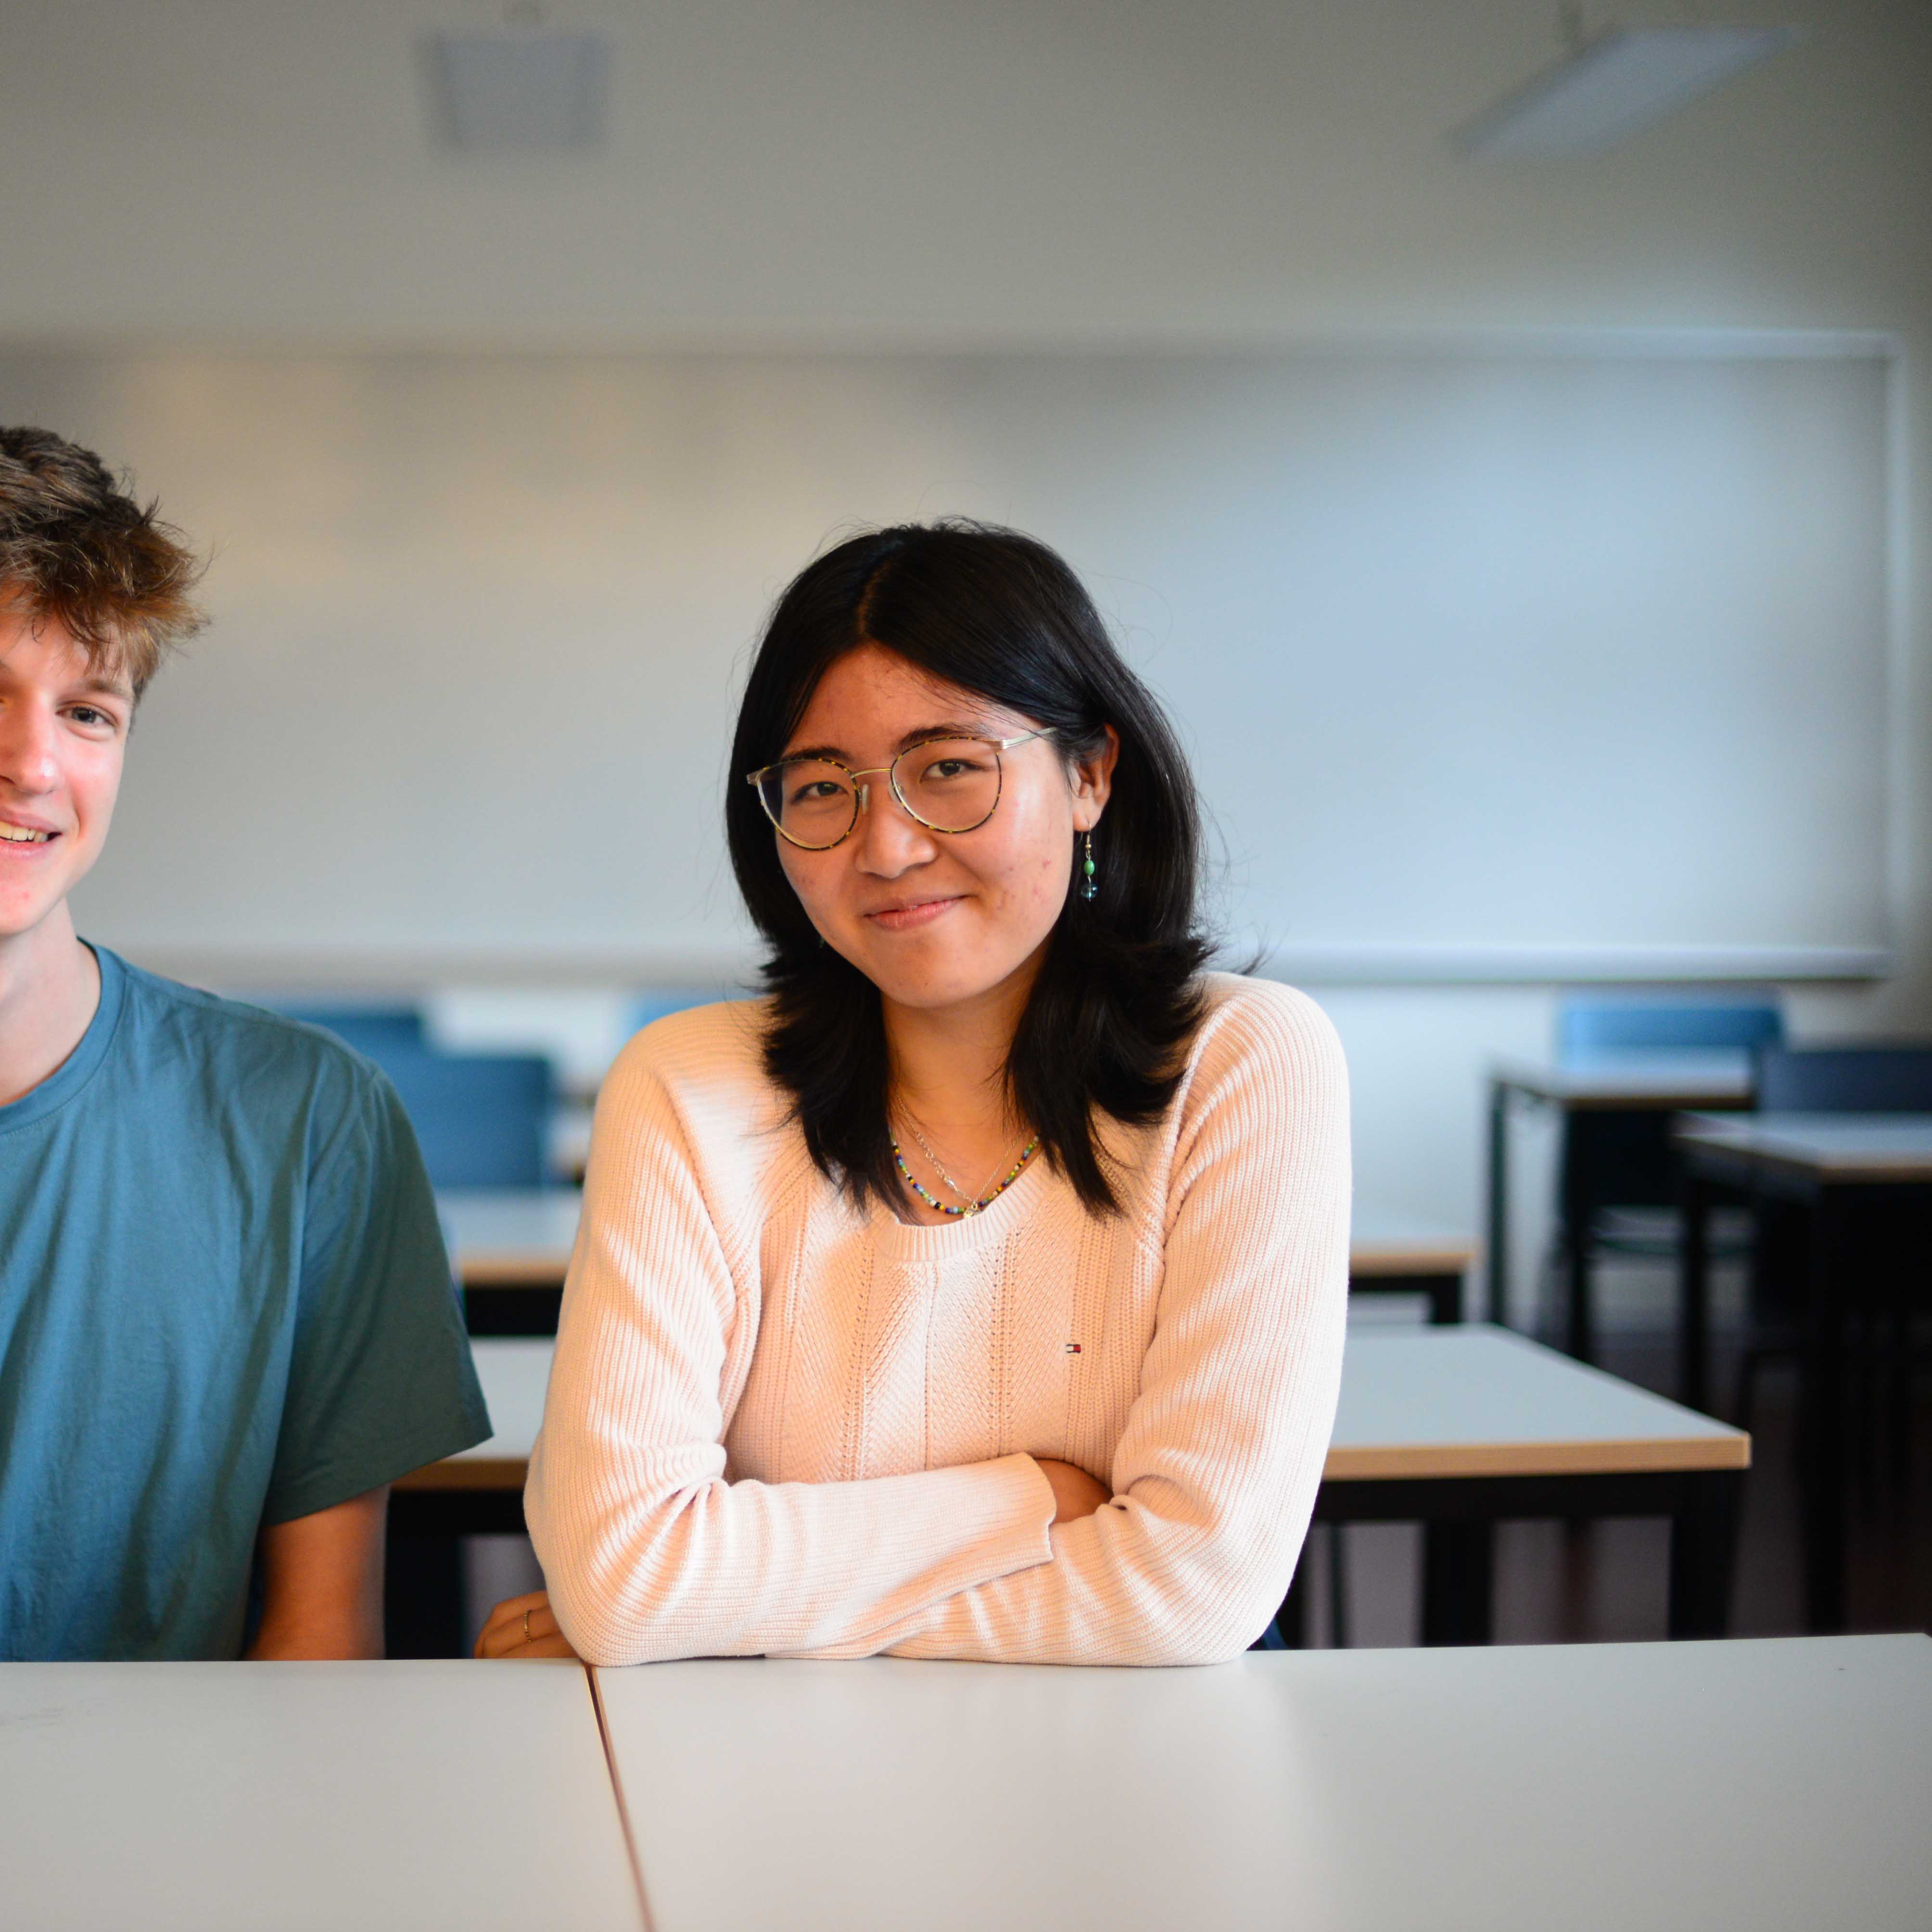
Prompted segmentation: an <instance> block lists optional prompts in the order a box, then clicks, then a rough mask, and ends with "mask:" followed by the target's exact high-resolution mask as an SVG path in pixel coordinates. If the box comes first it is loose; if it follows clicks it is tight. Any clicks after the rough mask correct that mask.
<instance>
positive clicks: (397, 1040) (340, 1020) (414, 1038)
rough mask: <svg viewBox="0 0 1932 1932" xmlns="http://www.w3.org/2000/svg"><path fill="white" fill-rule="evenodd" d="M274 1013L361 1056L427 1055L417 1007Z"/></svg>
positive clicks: (284, 1009) (305, 1009)
mask: <svg viewBox="0 0 1932 1932" xmlns="http://www.w3.org/2000/svg"><path fill="white" fill-rule="evenodd" d="M275 1010H276V1011H277V1012H278V1013H285V1014H287V1016H288V1017H289V1018H290V1019H292V1020H306V1021H307V1022H308V1024H309V1025H311V1026H319V1027H322V1028H326V1030H327V1031H329V1032H330V1033H332V1034H335V1036H336V1037H337V1038H338V1039H339V1040H345V1041H347V1043H348V1044H349V1045H350V1046H353V1048H354V1049H356V1052H358V1053H366V1054H367V1055H368V1056H369V1058H371V1060H375V1061H380V1059H381V1058H383V1055H384V1054H385V1053H386V1052H395V1050H397V1049H399V1048H400V1049H404V1050H405V1051H407V1050H409V1049H416V1051H419V1052H426V1051H427V1050H428V1044H429V1043H428V1040H427V1038H426V1037H425V1034H424V1033H423V1016H422V1013H420V1012H419V1010H417V1009H416V1007H293V1006H283V1005H278V1006H277V1007H276V1009H275Z"/></svg>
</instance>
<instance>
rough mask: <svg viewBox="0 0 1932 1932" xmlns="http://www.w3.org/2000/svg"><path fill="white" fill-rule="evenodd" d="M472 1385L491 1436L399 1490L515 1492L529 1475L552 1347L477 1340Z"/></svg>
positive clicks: (529, 1341) (547, 1341)
mask: <svg viewBox="0 0 1932 1932" xmlns="http://www.w3.org/2000/svg"><path fill="white" fill-rule="evenodd" d="M469 1349H470V1353H471V1355H472V1357H473V1358H474V1359H475V1364H476V1379H477V1380H478V1382H480V1383H481V1385H482V1387H483V1400H484V1402H485V1403H487V1404H488V1405H489V1409H490V1429H491V1432H492V1433H491V1434H490V1437H489V1439H487V1441H485V1442H479V1443H478V1444H477V1445H475V1447H474V1448H469V1449H460V1450H458V1451H457V1453H456V1454H455V1455H454V1456H446V1457H444V1458H443V1460H442V1461H441V1462H440V1463H428V1464H427V1465H425V1466H424V1467H423V1468H422V1469H417V1470H415V1471H413V1472H412V1473H411V1474H410V1475H407V1476H405V1477H404V1478H402V1479H401V1481H399V1482H398V1483H397V1484H396V1485H395V1487H396V1488H397V1489H398V1490H407V1491H416V1490H515V1491H517V1493H519V1494H520V1493H521V1492H522V1490H523V1480H524V1478H526V1476H527V1475H529V1462H530V1451H531V1450H532V1449H533V1448H535V1446H536V1439H537V1432H538V1430H540V1429H541V1428H542V1427H543V1412H544V1392H545V1391H546V1390H547V1388H548V1387H549V1384H550V1357H551V1356H552V1355H553V1354H554V1353H555V1352H556V1343H555V1341H554V1340H552V1339H551V1338H550V1337H548V1336H534V1337H500V1336H487V1337H478V1338H477V1339H475V1340H472V1342H471V1343H470V1344H469Z"/></svg>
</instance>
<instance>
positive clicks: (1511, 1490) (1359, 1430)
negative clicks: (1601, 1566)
mask: <svg viewBox="0 0 1932 1932" xmlns="http://www.w3.org/2000/svg"><path fill="white" fill-rule="evenodd" d="M1750 1462H1751V1438H1750V1437H1749V1436H1747V1435H1745V1433H1743V1431H1742V1430H1736V1429H1733V1428H1731V1427H1729V1426H1728V1425H1727V1424H1724V1423H1721V1422H1714V1421H1712V1419H1711V1418H1709V1416H1703V1415H1697V1414H1695V1413H1694V1412H1692V1411H1691V1410H1689V1409H1682V1408H1680V1407H1679V1406H1678V1405H1677V1404H1676V1403H1673V1402H1666V1401H1665V1400H1664V1399H1663V1398H1662V1397H1661V1396H1654V1395H1652V1394H1649V1392H1648V1391H1646V1390H1643V1389H1640V1388H1635V1387H1634V1386H1633V1385H1631V1384H1630V1383H1628V1382H1619V1381H1618V1380H1617V1379H1616V1377H1614V1376H1607V1375H1605V1374H1604V1373H1602V1371H1601V1370H1597V1369H1591V1368H1586V1367H1584V1366H1583V1364H1580V1363H1578V1362H1574V1361H1571V1359H1570V1358H1568V1356H1566V1355H1559V1354H1558V1353H1557V1352H1556V1350H1555V1349H1546V1348H1544V1347H1543V1346H1541V1345H1540V1344H1539V1343H1535V1342H1532V1341H1529V1340H1527V1339H1526V1337H1523V1336H1520V1335H1516V1334H1511V1333H1510V1332H1509V1331H1508V1330H1506V1329H1501V1328H1490V1327H1488V1326H1487V1325H1480V1324H1471V1325H1467V1326H1463V1327H1457V1328H1424V1329H1406V1330H1403V1329H1361V1328H1358V1329H1353V1330H1352V1331H1350V1333H1349V1346H1348V1352H1347V1353H1346V1355H1345V1356H1344V1357H1343V1364H1342V1394H1341V1400H1340V1404H1339V1405H1338V1406H1337V1412H1336V1418H1335V1433H1334V1436H1333V1437H1332V1438H1331V1441H1330V1444H1329V1449H1328V1461H1327V1463H1326V1465H1325V1467H1324V1469H1323V1472H1322V1488H1321V1490H1320V1493H1319V1494H1318V1495H1317V1496H1316V1502H1315V1515H1316V1520H1317V1521H1318V1522H1322V1523H1416V1522H1419V1523H1422V1524H1423V1525H1424V1544H1423V1600H1422V1633H1423V1641H1424V1643H1488V1642H1489V1640H1490V1628H1491V1609H1492V1601H1493V1593H1492V1584H1493V1577H1494V1568H1495V1565H1494V1547H1493V1546H1494V1541H1495V1526H1496V1524H1497V1523H1502V1522H1506V1521H1508V1520H1511V1519H1514V1518H1517V1517H1569V1518H1581V1517H1604V1516H1652V1517H1667V1518H1668V1519H1669V1520H1670V1598H1669V1601H1670V1634H1671V1635H1672V1636H1673V1637H1721V1636H1722V1635H1723V1634H1724V1629H1725V1625H1726V1619H1727V1610H1728V1605H1729V1601H1730V1569H1731V1550H1732V1545H1733V1538H1734V1533H1735V1528H1736V1511H1737V1505H1738V1500H1739V1498H1738V1492H1739V1487H1740V1486H1741V1484H1742V1480H1743V1476H1742V1472H1743V1471H1744V1470H1745V1469H1746V1468H1747V1467H1748V1466H1749V1464H1750ZM1305 1591H1306V1573H1305V1571H1304V1572H1298V1574H1297V1577H1296V1580H1295V1586H1294V1588H1293V1589H1292V1590H1291V1591H1290V1592H1289V1597H1288V1600H1287V1601H1286V1603H1284V1604H1283V1606H1282V1611H1283V1614H1282V1617H1281V1628H1282V1631H1283V1634H1284V1635H1286V1637H1288V1639H1289V1641H1290V1642H1291V1643H1292V1642H1295V1641H1296V1640H1297V1633H1298V1631H1300V1630H1301V1629H1302V1628H1305V1625H1306V1621H1307V1610H1306V1604H1305Z"/></svg>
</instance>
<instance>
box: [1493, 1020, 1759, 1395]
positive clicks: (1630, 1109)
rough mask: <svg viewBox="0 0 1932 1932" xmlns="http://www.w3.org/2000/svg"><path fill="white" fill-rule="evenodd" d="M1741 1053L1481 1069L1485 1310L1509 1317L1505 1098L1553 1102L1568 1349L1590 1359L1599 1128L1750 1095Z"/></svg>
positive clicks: (1734, 1103) (1658, 1120)
mask: <svg viewBox="0 0 1932 1932" xmlns="http://www.w3.org/2000/svg"><path fill="white" fill-rule="evenodd" d="M1752 1079H1753V1076H1752V1072H1751V1055H1749V1054H1748V1052H1745V1051H1744V1050H1743V1049H1736V1048H1703V1047H1700V1048H1696V1049H1686V1050H1682V1051H1677V1052H1668V1053H1652V1052H1615V1053H1602V1054H1592V1055H1583V1056H1580V1057H1578V1058H1573V1059H1570V1060H1566V1061H1562V1062H1559V1063H1551V1062H1548V1061H1532V1060H1517V1059H1502V1060H1499V1061H1496V1062H1495V1063H1494V1064H1493V1065H1492V1066H1491V1067H1490V1076H1489V1085H1490V1097H1489V1117H1490V1172H1489V1235H1488V1268H1487V1272H1488V1277H1489V1281H1488V1288H1489V1293H1488V1304H1489V1306H1488V1309H1487V1313H1488V1316H1489V1319H1490V1321H1492V1322H1496V1323H1497V1324H1499V1325H1502V1324H1505V1323H1507V1322H1508V1319H1509V1228H1510V1211H1509V1122H1510V1109H1511V1103H1512V1102H1513V1100H1516V1099H1518V1098H1520V1099H1523V1100H1529V1101H1531V1102H1532V1103H1536V1104H1538V1105H1540V1106H1546V1107H1553V1108H1555V1109H1557V1110H1558V1111H1559V1112H1561V1114H1562V1116H1563V1130H1564V1131H1563V1161H1562V1172H1561V1174H1560V1175H1559V1181H1558V1193H1559V1211H1560V1212H1561V1214H1562V1222H1563V1244H1564V1256H1565V1264H1566V1272H1567V1274H1568V1277H1569V1279H1568V1298H1569V1305H1568V1322H1567V1337H1566V1339H1567V1342H1568V1349H1569V1352H1570V1353H1571V1355H1574V1356H1575V1357H1576V1358H1577V1360H1578V1361H1583V1362H1589V1361H1595V1359H1596V1346H1597V1345H1596V1324H1595V1308H1594V1304H1593V1301H1592V1295H1591V1292H1590V1291H1591V1280H1590V1241H1589V1232H1590V1223H1591V1220H1592V1217H1593V1216H1594V1215H1595V1212H1596V1211H1597V1209H1598V1207H1600V1206H1614V1205H1621V1204H1619V1203H1616V1202H1607V1201H1601V1200H1599V1199H1598V1195H1597V1191H1596V1189H1595V1187H1593V1185H1592V1182H1593V1179H1594V1177H1595V1168H1596V1166H1597V1160H1596V1156H1597V1154H1598V1148H1597V1147H1596V1145H1595V1142H1596V1140H1597V1139H1599V1138H1601V1136H1599V1135H1598V1133H1597V1132H1596V1131H1595V1130H1596V1125H1597V1124H1598V1123H1604V1133H1613V1134H1614V1133H1618V1132H1619V1131H1621V1130H1622V1126H1623V1125H1624V1124H1627V1123H1628V1118H1629V1117H1630V1116H1631V1115H1650V1116H1652V1118H1653V1119H1654V1121H1655V1124H1656V1129H1657V1131H1658V1134H1659V1135H1660V1136H1661V1134H1662V1133H1663V1132H1664V1126H1665V1123H1666V1121H1667V1119H1668V1117H1669V1116H1670V1115H1673V1114H1675V1113H1678V1112H1682V1111H1685V1110H1686V1109H1703V1110H1705V1111H1710V1110H1713V1109H1721V1108H1728V1107H1740V1108H1742V1107H1748V1106H1750V1105H1751V1092H1752Z"/></svg>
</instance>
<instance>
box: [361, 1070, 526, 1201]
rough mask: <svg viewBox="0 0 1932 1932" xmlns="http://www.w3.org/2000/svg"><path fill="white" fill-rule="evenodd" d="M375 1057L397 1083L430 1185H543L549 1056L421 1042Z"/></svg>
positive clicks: (397, 1089)
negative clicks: (454, 1049) (458, 1049)
mask: <svg viewBox="0 0 1932 1932" xmlns="http://www.w3.org/2000/svg"><path fill="white" fill-rule="evenodd" d="M371 1058H374V1060H376V1061H377V1063H378V1064H380V1066H381V1067H382V1069H383V1072H384V1073H386V1074H388V1075H389V1078H390V1079H392V1081H394V1082H395V1087H396V1091H397V1093H398V1094H400V1095H401V1097H402V1103H403V1106H404V1110H405V1111H406V1112H407V1113H408V1115H409V1117H410V1124H411V1125H412V1126H413V1127H414V1128H415V1129H416V1141H417V1143H418V1145H419V1146H420V1147H421V1148H422V1156H423V1164H424V1166H426V1167H427V1168H428V1169H429V1178H430V1183H431V1186H433V1187H542V1186H543V1185H544V1182H545V1181H546V1180H547V1178H548V1169H549V1163H548V1160H547V1152H548V1145H549V1139H550V1113H551V1109H552V1108H553V1105H554V1102H555V1087H556V1082H555V1078H554V1076H553V1073H552V1071H551V1068H550V1062H549V1061H547V1060H544V1059H542V1058H539V1057H538V1056H537V1055H529V1054H472V1053H434V1052H430V1051H429V1050H428V1049H426V1048H422V1047H419V1048H416V1049H413V1050H412V1049H407V1048H394V1049H390V1050H389V1051H387V1052H380V1053H377V1054H374V1055H371Z"/></svg>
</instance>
